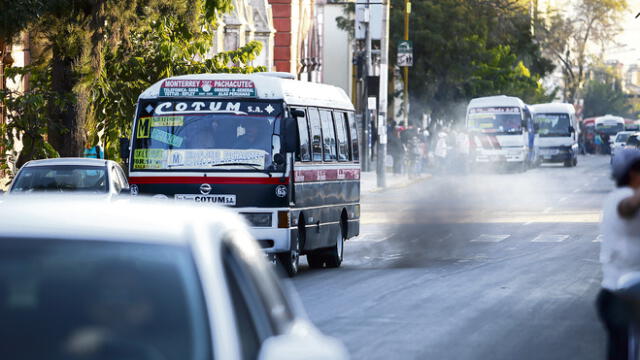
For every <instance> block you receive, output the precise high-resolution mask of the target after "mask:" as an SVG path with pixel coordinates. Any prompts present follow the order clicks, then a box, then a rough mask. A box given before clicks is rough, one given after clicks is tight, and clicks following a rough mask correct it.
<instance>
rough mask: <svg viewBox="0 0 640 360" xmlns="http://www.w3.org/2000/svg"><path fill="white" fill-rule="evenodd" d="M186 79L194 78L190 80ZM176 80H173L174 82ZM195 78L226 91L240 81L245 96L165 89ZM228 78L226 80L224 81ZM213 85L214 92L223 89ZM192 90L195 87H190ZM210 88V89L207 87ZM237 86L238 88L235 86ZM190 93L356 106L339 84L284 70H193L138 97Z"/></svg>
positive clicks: (160, 83)
mask: <svg viewBox="0 0 640 360" xmlns="http://www.w3.org/2000/svg"><path fill="white" fill-rule="evenodd" d="M185 80H192V81H191V82H188V81H185ZM172 81H173V82H172ZM194 81H197V83H199V84H202V81H204V82H206V83H207V84H208V85H209V87H211V84H216V83H215V82H216V81H218V84H223V85H222V86H225V88H224V89H222V90H223V91H228V90H229V87H228V86H234V84H240V85H239V86H240V87H241V88H242V90H247V89H248V91H245V92H244V94H245V95H244V96H229V95H218V96H216V95H211V93H208V94H202V93H201V91H199V90H202V88H200V87H198V86H196V88H195V89H196V92H198V93H197V94H195V95H190V96H184V95H178V96H175V95H166V94H165V93H164V92H163V90H164V89H166V88H173V89H175V88H179V87H181V86H184V87H185V88H186V87H189V85H193V84H194V83H196V82H194ZM224 81H227V83H224ZM216 86H217V85H214V89H213V90H214V92H215V91H218V90H220V89H219V88H217V87H216ZM191 90H193V88H191ZM207 90H209V89H207ZM234 90H235V89H234ZM168 96H172V97H189V98H208V99H216V98H225V99H228V98H232V97H233V98H239V97H244V98H253V99H261V100H262V99H272V100H284V101H285V102H286V103H287V104H289V105H298V106H318V107H329V108H338V109H343V110H354V107H353V104H352V103H351V100H350V99H349V97H348V96H347V94H346V93H345V92H344V90H342V89H341V88H339V87H336V86H332V85H327V84H319V83H312V82H304V81H299V80H292V79H290V78H287V76H283V74H281V73H255V74H194V75H182V76H174V77H170V78H166V79H162V80H160V81H158V82H157V83H155V84H153V85H152V86H150V87H149V88H148V89H146V90H145V91H144V92H143V93H142V94H141V95H140V97H139V99H157V98H161V97H168Z"/></svg>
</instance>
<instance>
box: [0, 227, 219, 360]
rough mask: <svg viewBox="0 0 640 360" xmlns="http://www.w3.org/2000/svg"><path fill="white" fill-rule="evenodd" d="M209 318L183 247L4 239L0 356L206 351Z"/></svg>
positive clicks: (0, 250)
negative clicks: (1, 346)
mask: <svg viewBox="0 0 640 360" xmlns="http://www.w3.org/2000/svg"><path fill="white" fill-rule="evenodd" d="M207 318H208V315H207V311H206V308H205V305H204V301H203V294H202V291H201V289H200V286H199V281H198V275H197V272H196V270H195V265H194V262H193V260H192V258H191V256H190V252H189V251H188V249H186V248H184V247H179V246H171V245H152V244H134V243H114V242H97V241H81V240H74V241H55V240H31V239H7V238H4V239H0V319H2V321H1V322H0V338H1V339H2V341H1V343H2V344H3V345H4V348H3V349H2V354H3V358H7V359H18V358H20V359H106V358H118V359H165V360H189V359H193V360H200V359H203V358H205V357H206V358H211V353H212V352H211V348H210V347H211V345H210V340H209V339H210V331H209V328H208V325H207V321H206V319H207ZM87 339H91V344H92V346H82V345H83V343H86V341H87ZM34 344H37V346H34Z"/></svg>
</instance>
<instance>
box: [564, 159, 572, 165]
mask: <svg viewBox="0 0 640 360" xmlns="http://www.w3.org/2000/svg"><path fill="white" fill-rule="evenodd" d="M572 165H573V161H572V160H566V161H565V162H564V167H571V166H572Z"/></svg>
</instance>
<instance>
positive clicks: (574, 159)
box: [572, 156, 578, 167]
mask: <svg viewBox="0 0 640 360" xmlns="http://www.w3.org/2000/svg"><path fill="white" fill-rule="evenodd" d="M572 165H573V166H574V167H575V166H578V157H577V156H576V157H574V158H573V164H572Z"/></svg>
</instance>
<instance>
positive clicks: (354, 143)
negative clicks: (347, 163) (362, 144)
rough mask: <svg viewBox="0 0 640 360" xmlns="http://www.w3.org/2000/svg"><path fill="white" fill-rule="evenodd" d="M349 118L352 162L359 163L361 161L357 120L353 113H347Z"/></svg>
mask: <svg viewBox="0 0 640 360" xmlns="http://www.w3.org/2000/svg"><path fill="white" fill-rule="evenodd" d="M347 117H348V118H349V138H350V139H351V160H353V161H358V160H359V159H360V152H359V150H358V127H357V126H356V119H355V118H354V117H353V113H352V112H349V113H347Z"/></svg>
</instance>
